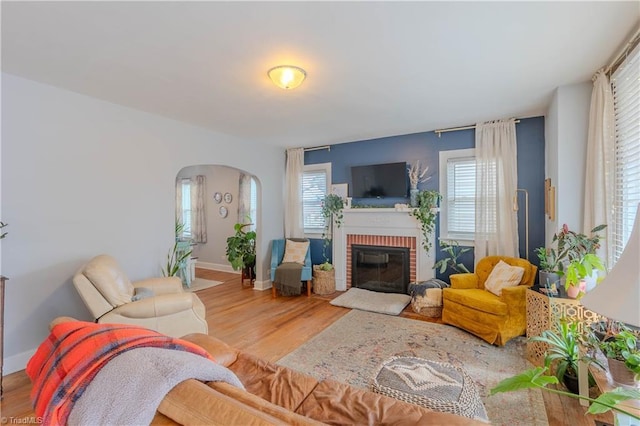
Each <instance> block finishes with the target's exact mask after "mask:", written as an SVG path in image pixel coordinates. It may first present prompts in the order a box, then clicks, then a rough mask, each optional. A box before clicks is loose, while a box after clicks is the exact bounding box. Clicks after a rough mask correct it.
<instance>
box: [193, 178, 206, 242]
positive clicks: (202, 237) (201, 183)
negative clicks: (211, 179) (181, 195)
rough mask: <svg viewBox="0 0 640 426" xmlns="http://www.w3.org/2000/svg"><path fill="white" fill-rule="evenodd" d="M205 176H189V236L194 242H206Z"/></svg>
mask: <svg viewBox="0 0 640 426" xmlns="http://www.w3.org/2000/svg"><path fill="white" fill-rule="evenodd" d="M205 191H206V178H205V176H204V175H198V176H194V177H192V178H191V238H192V239H193V242H195V243H202V244H204V243H206V242H207V213H206V208H205V205H206V203H205Z"/></svg>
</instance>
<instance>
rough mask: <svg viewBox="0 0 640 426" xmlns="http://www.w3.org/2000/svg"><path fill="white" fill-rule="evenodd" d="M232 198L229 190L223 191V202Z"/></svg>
mask: <svg viewBox="0 0 640 426" xmlns="http://www.w3.org/2000/svg"><path fill="white" fill-rule="evenodd" d="M232 200H233V196H232V195H231V193H230V192H225V193H224V202H225V203H227V204H229V203H230V202H231V201H232Z"/></svg>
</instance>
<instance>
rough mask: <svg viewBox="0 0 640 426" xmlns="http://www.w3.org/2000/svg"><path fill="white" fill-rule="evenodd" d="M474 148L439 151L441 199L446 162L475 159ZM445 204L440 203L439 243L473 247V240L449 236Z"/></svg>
mask: <svg viewBox="0 0 640 426" xmlns="http://www.w3.org/2000/svg"><path fill="white" fill-rule="evenodd" d="M475 155H476V150H475V148H467V149H452V150H448V151H440V154H439V170H438V174H439V179H440V194H442V197H443V198H444V197H446V196H447V183H448V182H447V162H448V161H449V160H450V159H452V158H459V157H475ZM446 218H447V203H440V215H439V218H438V220H439V221H440V237H439V238H438V240H439V241H441V242H444V243H451V242H453V241H456V242H457V243H458V244H459V245H461V246H465V247H474V246H475V241H474V240H473V239H460V238H454V237H452V236H450V235H449V229H448V225H447V220H446Z"/></svg>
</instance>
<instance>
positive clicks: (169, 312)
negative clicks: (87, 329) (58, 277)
mask: <svg viewBox="0 0 640 426" xmlns="http://www.w3.org/2000/svg"><path fill="white" fill-rule="evenodd" d="M73 284H74V286H75V287H76V289H77V290H78V293H79V294H80V297H81V298H82V300H83V302H84V303H85V305H86V306H87V308H88V309H89V311H90V312H91V314H92V315H93V318H94V319H95V320H96V322H98V323H103V324H106V323H119V324H132V325H137V326H140V327H145V328H149V329H151V330H155V331H157V332H159V333H162V334H166V335H168V336H171V337H180V336H184V335H185V334H189V333H207V332H208V325H207V321H206V318H205V307H204V304H203V303H202V301H201V300H200V299H199V298H198V296H196V295H195V294H193V293H189V292H185V291H184V290H183V289H182V281H181V280H180V279H179V278H177V277H160V278H150V279H146V280H142V281H137V282H133V283H132V282H131V281H130V280H129V278H127V276H126V274H125V273H124V272H123V271H122V269H121V268H120V267H119V266H118V263H117V261H116V260H115V259H114V258H113V257H111V256H108V255H105V254H103V255H100V256H96V257H94V258H93V259H91V260H90V261H89V262H88V263H87V264H86V265H84V266H83V267H82V268H80V270H79V271H78V272H77V273H76V274H75V275H74V277H73ZM136 293H137V294H139V295H141V296H146V297H145V298H142V299H140V300H136V301H132V299H133V298H134V295H135V294H136Z"/></svg>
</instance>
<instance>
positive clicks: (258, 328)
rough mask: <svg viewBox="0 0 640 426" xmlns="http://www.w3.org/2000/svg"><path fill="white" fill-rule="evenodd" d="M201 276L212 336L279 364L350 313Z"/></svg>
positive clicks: (9, 416)
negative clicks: (211, 283) (208, 285)
mask: <svg viewBox="0 0 640 426" xmlns="http://www.w3.org/2000/svg"><path fill="white" fill-rule="evenodd" d="M196 276H198V277H200V278H205V279H212V280H218V281H223V282H224V284H222V285H219V286H216V287H212V288H208V289H205V290H201V291H199V292H198V296H199V297H200V298H201V299H202V301H203V303H204V304H205V306H206V307H207V322H208V323H209V334H210V335H212V336H216V337H218V338H220V339H222V340H224V341H225V342H227V343H229V344H231V345H232V346H235V347H237V348H240V349H242V350H245V351H248V352H251V353H253V354H255V355H258V356H260V357H262V358H264V359H268V360H270V361H277V360H278V359H280V358H281V357H283V356H284V355H286V354H288V353H289V352H291V351H293V350H294V349H296V348H297V347H298V346H300V345H302V344H303V343H304V342H306V341H307V340H309V339H310V338H312V337H313V336H315V335H316V334H318V333H320V332H321V331H322V330H324V329H325V328H326V327H327V326H329V325H330V324H332V323H333V322H334V321H336V320H337V319H339V318H340V317H342V316H343V315H345V314H346V313H347V312H349V311H348V310H347V309H344V308H339V307H335V306H332V305H330V304H329V303H328V301H329V300H331V299H332V297H335V296H331V295H330V296H317V295H313V296H312V297H311V298H308V297H306V296H300V297H278V298H276V299H272V298H271V292H270V291H254V290H253V289H252V288H250V287H247V286H246V285H245V286H243V285H242V284H241V283H240V275H237V274H231V273H225V272H217V271H208V270H204V269H197V270H196ZM245 284H247V281H245ZM336 295H337V294H336ZM401 315H402V316H403V317H407V318H412V319H419V320H423V321H425V320H431V321H433V322H439V321H438V319H428V318H424V317H422V316H418V315H416V314H415V313H413V311H411V308H410V307H407V309H405V310H404V312H403V313H402V314H401ZM3 386H4V397H3V400H2V403H1V404H0V413H1V416H2V418H3V423H36V421H35V420H36V419H35V417H34V416H35V414H34V412H33V410H32V408H31V404H30V402H29V392H30V391H31V382H30V381H29V379H28V377H27V376H26V374H25V372H24V371H19V372H17V373H13V374H10V375H8V376H5V377H4V382H3ZM543 396H544V401H545V407H546V410H547V417H548V418H549V424H550V425H554V426H555V425H571V426H581V425H584V426H587V425H589V426H593V425H595V422H594V419H596V420H599V421H602V422H606V423H610V424H613V417H612V415H611V414H607V415H600V416H597V417H593V416H590V415H585V410H584V408H583V407H581V406H580V405H579V404H578V402H577V400H575V399H573V398H569V397H562V396H557V395H553V394H551V393H549V392H543ZM5 418H6V419H5ZM22 419H24V420H22Z"/></svg>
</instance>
